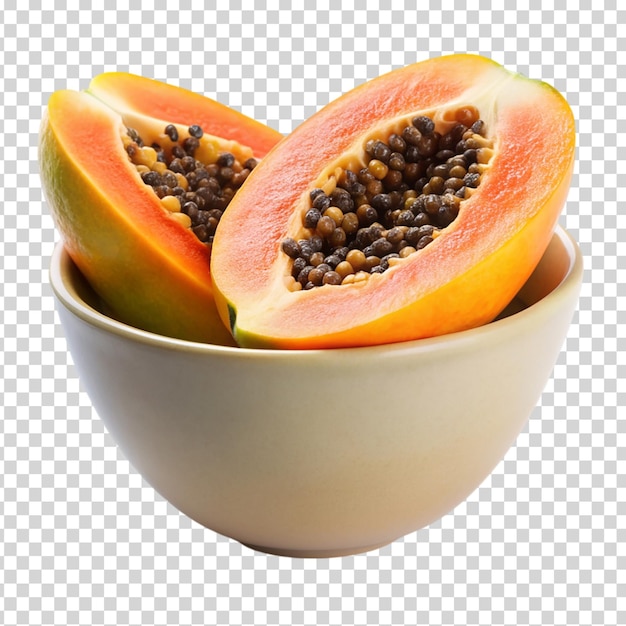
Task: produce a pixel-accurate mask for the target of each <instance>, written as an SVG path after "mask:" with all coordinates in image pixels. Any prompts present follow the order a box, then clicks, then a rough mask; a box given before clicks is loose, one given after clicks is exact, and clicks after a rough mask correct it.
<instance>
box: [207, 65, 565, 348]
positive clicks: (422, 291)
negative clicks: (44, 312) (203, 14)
mask: <svg viewBox="0 0 626 626" xmlns="http://www.w3.org/2000/svg"><path fill="white" fill-rule="evenodd" d="M466 118H467V121H468V124H470V125H471V128H472V129H474V130H477V129H478V128H479V127H480V133H474V132H473V130H470V129H468V128H467V127H465V131H467V132H468V133H469V134H463V138H464V139H463V141H464V142H465V143H464V144H463V143H458V144H457V146H455V148H456V149H460V150H466V149H467V147H468V146H472V147H473V148H475V150H474V152H473V157H472V158H470V157H469V156H468V157H467V159H466V161H464V162H463V161H461V163H464V164H465V165H466V166H467V164H468V163H469V162H471V161H472V159H473V162H474V163H475V164H474V166H473V168H474V171H475V172H477V174H476V177H475V178H474V179H470V178H464V179H459V180H463V181H465V182H463V185H466V186H465V187H463V188H459V184H458V183H455V184H454V185H453V186H452V187H451V188H448V187H446V188H445V189H443V192H442V190H441V189H439V190H438V192H439V195H438V196H437V193H434V194H433V193H432V192H433V190H435V187H441V185H442V184H443V185H446V184H448V183H449V181H447V180H446V181H443V179H441V180H438V181H435V179H436V178H437V177H436V176H434V174H433V173H437V172H438V170H435V169H433V168H436V167H437V165H438V164H439V165H443V166H444V168H445V167H449V168H451V167H452V161H450V160H448V161H445V162H444V158H447V159H454V158H456V159H457V161H456V162H455V163H459V161H458V159H459V158H460V156H463V158H465V156H467V155H468V153H467V152H463V155H458V154H457V155H456V156H455V154H456V153H454V150H452V151H451V152H450V151H448V152H446V153H445V154H444V152H445V151H444V150H439V152H437V154H436V155H434V154H432V153H429V152H428V149H426V150H425V151H424V154H426V156H422V157H421V158H422V161H421V164H418V165H416V166H413V167H414V168H418V169H420V168H421V171H426V172H427V174H426V175H425V176H422V178H421V179H420V180H419V181H418V182H415V183H413V181H412V179H411V180H409V179H407V178H406V176H405V179H404V182H401V183H400V186H396V187H394V186H393V185H397V183H398V180H396V179H397V178H398V177H397V176H396V179H394V180H395V182H394V183H393V184H391V183H389V184H388V185H387V186H386V187H385V189H384V192H383V193H382V195H387V196H389V198H391V199H390V200H388V202H391V204H390V205H389V206H390V209H389V210H388V211H385V210H384V209H385V207H386V206H387V205H385V203H384V202H382V201H381V198H375V197H373V196H372V195H371V194H369V192H368V193H365V192H364V189H367V188H368V185H369V184H370V183H368V182H367V181H368V180H370V179H371V174H372V173H374V174H376V172H377V171H378V170H377V169H376V168H378V169H380V165H379V164H378V163H376V164H375V165H376V168H373V167H372V163H373V162H374V161H379V160H380V159H379V158H378V157H379V156H380V157H381V158H382V159H383V165H384V166H385V167H386V168H387V170H390V169H392V162H391V161H390V159H389V152H387V153H386V154H384V150H383V151H382V152H380V154H379V153H377V152H376V149H375V148H372V146H375V145H380V143H381V142H382V143H384V144H385V145H386V146H400V147H398V148H397V149H398V150H401V149H402V148H401V142H399V141H398V139H397V137H398V136H405V135H404V132H405V130H404V129H406V128H407V127H410V126H413V127H414V128H413V129H412V133H413V134H414V135H415V134H417V135H418V136H419V137H422V140H423V141H426V140H425V139H423V138H424V137H426V139H428V138H429V137H437V138H438V139H437V141H439V138H441V141H444V139H443V137H445V136H447V135H450V134H454V133H455V132H456V128H457V126H459V124H460V122H461V121H466ZM475 120H476V122H475ZM478 122H479V123H478ZM475 123H476V124H477V125H476V127H475V126H474V124H475ZM429 124H430V125H431V126H432V128H430V129H429V128H428V126H429ZM416 125H417V127H421V131H420V130H416V128H415V126H416ZM461 126H463V124H461ZM433 129H434V130H433ZM465 131H464V132H465ZM429 133H430V135H429ZM409 135H410V133H409ZM409 135H406V137H407V142H405V143H407V145H408V141H409V140H411V139H410V137H409ZM467 137H470V140H471V141H470V142H469V143H468V141H466V138H467ZM471 142H473V143H471ZM426 143H428V141H426ZM441 145H443V144H441ZM459 146H460V148H459ZM392 149H393V148H392ZM435 149H438V148H433V150H435ZM388 150H389V148H388ZM409 152H410V151H409V149H408V148H407V149H406V150H405V152H404V153H402V152H401V154H400V156H403V157H407V158H406V159H405V160H406V161H407V162H408V160H409V159H408V155H409ZM449 153H452V154H453V156H452V157H449ZM574 155H575V123H574V118H573V115H572V112H571V109H570V107H569V106H568V104H567V102H566V101H565V99H564V98H563V97H562V96H561V94H559V93H558V92H557V91H556V90H555V89H554V88H553V87H551V86H549V85H547V84H545V83H543V82H540V81H536V80H531V79H528V78H526V77H523V76H521V75H519V74H515V73H512V72H510V71H508V70H506V69H505V68H503V67H502V66H500V65H499V64H497V63H495V62H494V61H492V60H490V59H487V58H484V57H481V56H476V55H465V54H460V55H450V56H443V57H437V58H432V59H429V60H427V61H424V62H421V63H416V64H413V65H410V66H407V67H404V68H401V69H398V70H395V71H392V72H390V73H388V74H386V75H383V76H381V77H379V78H377V79H374V80H371V81H369V82H367V83H365V84H363V85H361V86H359V87H357V88H355V89H353V90H352V91H350V92H348V93H346V94H344V95H343V96H341V97H340V98H338V99H337V100H335V101H333V102H331V103H330V104H328V105H326V106H325V107H324V108H322V109H321V110H319V111H318V112H317V113H316V114H315V115H313V116H312V117H311V118H309V119H308V120H307V121H305V122H304V123H303V124H302V125H301V126H299V127H298V128H297V129H295V130H294V131H293V132H292V134H291V135H289V136H288V137H287V138H285V139H284V140H283V142H281V144H280V145H279V146H277V147H276V148H275V149H274V150H273V151H272V153H271V154H270V155H269V156H268V158H266V159H264V160H263V162H262V163H260V164H259V166H258V167H257V168H256V169H255V170H254V171H253V172H252V173H251V175H250V177H249V178H248V180H247V182H246V185H245V187H244V188H243V189H242V190H241V191H240V192H239V193H238V194H237V196H236V197H235V199H234V200H233V202H232V203H231V205H230V207H229V210H228V212H227V214H226V215H225V216H224V218H223V219H222V220H221V222H220V224H219V226H218V228H217V232H216V235H215V241H214V247H213V254H214V258H213V268H212V275H213V279H214V285H215V288H216V301H217V304H218V309H219V313H220V315H221V316H222V319H223V320H224V322H225V323H226V324H228V325H229V326H230V328H231V332H232V333H233V336H234V338H235V340H236V341H237V343H238V345H240V346H245V347H266V348H286V349H309V348H336V347H350V346H362V345H375V344H383V343H391V342H400V341H407V340H413V339H420V338H425V337H432V336H438V335H442V334H446V333H451V332H456V331H461V330H465V329H469V328H473V327H476V326H479V325H482V324H485V323H488V322H490V321H492V320H493V319H494V318H496V317H497V315H498V314H499V313H500V312H501V311H502V310H503V309H504V308H505V307H506V305H507V304H508V303H509V302H510V301H511V300H512V299H513V298H514V296H515V294H516V293H517V292H518V290H519V289H520V288H521V286H522V285H523V284H524V282H525V281H526V280H527V278H528V277H529V275H530V274H531V272H532V270H533V269H534V268H535V266H536V265H537V263H538V261H539V259H540V258H541V256H542V254H543V253H544V251H545V249H546V247H547V245H548V243H549V241H550V238H551V236H552V233H553V230H554V227H555V225H556V222H557V220H558V217H559V214H560V212H561V210H562V207H563V205H564V202H565V200H566V197H567V193H568V189H569V184H570V180H571V174H572V170H573V164H574ZM395 158H399V157H395ZM385 159H386V163H385ZM468 167H469V169H468V173H469V172H470V171H472V169H471V168H472V166H468ZM364 169H365V170H369V174H368V171H366V172H365V174H367V175H368V176H370V178H369V179H368V178H367V176H365V174H363V170H364ZM387 170H385V169H384V168H383V169H382V173H381V174H380V175H379V176H380V177H381V178H382V177H383V176H384V178H382V183H385V181H386V180H387V178H388V174H387ZM405 171H406V169H405ZM448 171H449V170H448ZM348 173H351V174H350V176H351V177H352V179H354V180H356V181H357V183H359V182H360V183H364V184H362V185H361V187H359V185H358V184H357V183H355V184H354V185H353V186H352V188H351V189H352V191H354V190H355V189H357V191H356V192H354V193H352V191H351V193H352V196H351V199H350V200H348V201H347V202H348V206H347V207H346V206H343V205H342V204H341V203H337V202H335V204H339V205H340V207H341V210H340V211H339V214H337V207H336V206H330V207H328V203H326V204H324V203H321V205H320V206H319V207H317V208H319V209H320V211H319V212H318V214H317V216H315V218H314V219H313V222H311V223H310V219H311V217H310V216H311V214H312V213H315V209H316V206H317V204H316V199H315V198H316V197H317V194H318V193H319V192H320V190H322V191H324V192H325V193H326V195H330V196H332V195H333V193H334V192H333V191H332V190H336V189H337V187H343V188H342V189H340V192H341V193H339V192H337V194H336V195H338V196H340V195H342V194H343V196H345V190H346V189H350V185H348V184H346V182H345V181H346V180H348ZM362 174H363V176H365V177H364V178H360V177H361V175H362ZM355 176H356V178H355ZM375 177H376V176H374V178H375ZM407 180H409V183H408V184H407ZM470 180H471V182H470ZM425 181H426V184H425ZM365 183H367V184H365ZM351 184H352V183H351ZM377 184H378V183H374V187H373V188H374V190H375V191H378V192H379V193H380V191H381V190H380V185H378V188H377V187H376V185H377ZM390 185H391V186H390ZM429 185H430V187H431V189H430V188H429V187H428V186H429ZM390 189H396V190H399V191H398V192H397V193H395V195H394V193H392V192H391V191H390ZM422 190H426V191H427V192H428V193H427V194H426V195H425V194H424V193H422ZM420 194H421V200H420V198H419V196H420ZM435 196H436V197H435ZM433 197H435V200H437V198H439V199H438V200H437V203H438V204H437V203H435V204H436V206H437V207H439V210H440V211H444V212H445V211H448V212H452V215H449V216H448V218H447V219H445V220H444V221H443V222H441V220H440V221H438V222H437V221H436V220H435V221H433V219H434V218H433V219H431V222H430V223H431V224H434V227H433V226H431V227H430V228H431V231H429V233H430V236H429V237H427V239H426V240H425V242H426V243H427V244H428V245H425V246H422V247H421V249H420V246H421V244H416V245H415V246H413V247H414V249H411V250H410V252H411V253H410V254H406V255H405V256H404V258H402V257H403V254H404V253H402V251H401V250H400V249H399V248H398V249H397V250H396V253H394V254H392V255H391V256H390V257H389V258H388V259H387V261H386V266H385V267H384V268H383V267H382V265H383V263H382V262H381V266H380V267H377V268H376V270H372V269H371V268H370V271H369V273H368V272H367V271H363V269H361V270H360V271H357V269H358V268H356V267H355V268H354V271H353V272H352V274H351V275H350V276H348V278H346V277H345V276H341V275H340V276H339V277H337V276H334V275H333V273H334V274H337V273H338V271H339V269H340V267H343V266H340V265H336V267H335V269H334V270H333V266H334V263H336V262H337V256H339V259H340V260H341V259H342V258H343V259H344V260H345V259H346V258H347V257H346V255H350V254H351V253H350V251H351V250H352V248H353V247H355V246H356V243H355V241H356V240H357V239H358V237H359V235H358V232H359V231H360V230H364V229H366V226H367V221H366V223H365V224H364V223H363V221H362V220H361V219H360V218H359V219H358V220H355V218H354V217H352V216H351V220H352V221H351V222H350V224H349V225H348V227H345V226H344V223H345V222H346V220H347V219H348V213H352V215H355V214H356V215H357V217H358V215H359V209H362V207H361V205H368V204H376V203H377V202H378V203H379V204H380V206H381V207H382V209H381V208H379V210H378V213H377V218H375V219H376V220H377V222H376V227H377V228H378V229H379V230H378V231H377V235H376V236H379V237H382V238H385V237H387V238H388V240H391V236H390V235H389V233H390V232H391V230H392V229H393V228H396V229H397V230H399V231H402V233H404V235H402V236H404V237H405V241H404V242H403V243H401V244H400V245H404V246H405V247H407V246H408V242H407V241H406V239H409V237H408V235H407V233H408V230H409V229H410V228H411V225H410V222H406V223H403V222H402V219H404V218H401V219H400V221H396V222H393V223H382V222H383V221H384V220H385V219H387V218H388V217H389V216H393V215H394V209H395V211H396V214H395V215H396V217H397V216H398V215H399V213H401V212H402V211H403V210H405V209H406V207H411V206H413V207H414V206H416V204H415V201H416V200H418V201H419V202H417V204H419V203H420V202H421V203H422V205H424V203H426V204H428V202H430V200H432V199H433ZM383 199H384V198H383ZM350 203H352V204H350ZM442 206H443V209H442V208H441V207H442ZM366 208H367V206H366ZM322 211H323V213H322ZM342 212H343V213H344V215H343V217H342V216H341V213H342ZM320 215H322V216H323V217H327V216H330V217H332V218H333V219H334V220H335V225H334V226H335V230H334V231H333V230H332V224H331V227H330V228H329V230H328V232H329V233H330V234H329V235H328V236H327V237H326V239H324V234H325V233H322V231H321V229H320V224H321V223H322V220H321V219H320V217H319V216H320ZM421 215H422V214H418V215H415V217H414V219H415V220H418V219H421V217H420V216H421ZM411 217H412V216H411V215H409V218H411ZM427 217H428V216H427ZM430 218H432V216H430ZM430 218H429V219H430ZM394 219H395V218H394ZM437 219H439V218H437ZM318 220H319V221H318ZM327 223H328V220H326V221H325V222H324V227H326V225H327ZM315 224H317V225H315ZM396 224H403V226H402V227H400V226H395V225H396ZM413 225H414V226H415V224H414V223H413ZM368 228H369V227H368ZM338 230H342V231H343V233H341V232H337V231H338ZM370 230H371V229H370ZM355 231H356V234H353V233H354V232H355ZM411 232H413V231H411ZM395 234H396V233H395V231H394V236H395ZM320 241H322V242H323V248H322V249H321V257H325V258H324V262H323V263H322V264H321V265H320V266H317V265H316V263H319V262H320V261H321V257H320V255H318V257H320V258H319V259H318V260H317V261H316V262H313V261H312V259H313V256H311V252H312V251H319V249H320V247H321V246H322V244H321V243H320ZM312 242H315V243H314V244H313V243H312ZM333 243H337V244H338V245H337V246H336V247H334V248H333ZM366 243H367V242H366ZM385 246H387V247H386V248H385ZM357 247H358V246H357ZM305 248H307V252H306V254H305V253H304V252H303V250H304V249H305ZM382 248H383V249H384V250H383V251H386V250H388V249H389V245H388V243H386V244H385V245H384V246H382ZM366 252H367V253H368V254H370V253H371V250H369V251H368V250H367V249H363V253H364V254H365V253H366ZM406 252H407V251H406V250H405V253H406ZM342 255H343V256H342ZM352 255H353V257H354V256H355V255H356V256H359V255H358V253H354V252H352ZM298 256H302V257H303V258H304V260H305V261H300V260H299V259H298ZM372 256H374V257H375V256H376V255H375V254H372ZM378 256H379V257H380V256H382V255H381V254H379V255H378ZM333 257H335V259H334V263H333V262H331V259H332V258H333ZM361 260H362V257H361ZM297 262H301V263H304V262H308V263H309V265H308V266H307V267H306V268H305V269H304V270H303V272H304V274H305V279H304V280H300V277H299V275H298V272H297V269H299V268H296V271H295V270H294V265H295V264H296V263H297ZM324 265H325V266H326V267H325V269H324V270H323V272H326V273H327V274H328V275H329V276H331V278H332V280H329V284H325V282H324V281H325V280H326V279H324V280H322V279H321V278H320V274H319V271H318V269H317V268H318V267H322V266H324ZM329 268H330V269H331V270H333V271H332V272H327V269H329ZM312 269H315V272H313V273H311V271H310V270H312ZM366 269H367V268H366ZM378 270H380V273H377V271H378ZM307 272H309V273H308V274H307ZM316 272H317V274H316ZM307 276H308V278H307ZM320 281H321V283H320ZM337 283H338V284H337Z"/></svg>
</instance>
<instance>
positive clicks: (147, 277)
mask: <svg viewBox="0 0 626 626" xmlns="http://www.w3.org/2000/svg"><path fill="white" fill-rule="evenodd" d="M174 89H175V88H174ZM187 93H188V92H182V90H181V92H178V91H177V90H176V89H175V91H174V92H169V96H168V97H169V98H170V99H171V100H174V101H176V103H177V106H178V107H179V108H181V109H184V106H185V99H186V98H187V97H188V96H187ZM198 98H201V100H204V99H203V98H202V96H198ZM196 100H197V99H195V98H194V104H193V107H196V108H194V109H193V110H194V111H195V110H198V108H200V109H201V106H202V105H201V103H198V102H196ZM207 102H208V103H209V104H208V109H209V112H211V111H214V103H212V101H209V100H208V99H207ZM207 115H208V114H207ZM241 117H242V118H243V116H241ZM142 123H143V124H144V126H145V127H146V128H154V133H158V132H162V130H163V123H162V121H160V120H154V119H151V118H149V117H145V116H144V117H143V120H142ZM257 126H259V127H261V126H262V125H261V124H259V123H258V122H253V123H252V127H257ZM124 132H125V121H124V120H123V119H122V116H121V115H120V114H119V113H117V112H115V111H114V110H113V109H112V108H110V107H109V106H107V105H105V104H104V103H103V102H101V101H100V100H99V99H97V98H95V97H94V96H93V95H91V94H90V93H86V92H73V91H57V92H55V93H53V94H52V96H51V97H50V100H49V102H48V108H47V112H46V114H45V115H44V118H43V120H42V123H41V130H40V144H39V161H40V174H41V180H42V184H43V189H44V192H45V195H46V199H47V202H48V205H49V207H50V209H51V212H52V215H53V218H54V221H55V225H56V226H57V229H58V231H59V232H60V234H61V236H62V239H63V242H64V245H65V247H66V249H67V251H68V253H69V254H70V256H71V257H72V260H73V261H74V262H75V263H76V265H77V266H78V268H79V269H80V271H81V272H82V273H83V274H84V276H85V278H86V279H87V281H88V282H89V283H90V285H91V286H92V288H93V289H94V290H95V291H96V293H97V294H98V295H99V297H100V299H101V300H102V302H103V308H104V309H105V310H106V311H107V313H109V314H110V315H111V316H112V317H114V318H116V319H118V320H119V321H122V322H124V323H126V324H129V325H131V326H135V327H137V328H140V329H143V330H147V331H150V332H154V333H158V334H161V335H165V336H170V337H174V338H178V339H185V340H189V341H197V342H205V343H214V344H221V345H228V346H233V345H235V343H234V341H233V338H232V336H231V335H230V333H229V332H228V331H227V329H226V328H225V326H224V325H223V324H222V322H221V320H220V318H219V315H218V312H217V309H216V306H215V301H214V291H213V285H212V279H211V272H210V256H211V249H210V247H207V246H206V245H204V244H202V243H201V242H200V241H198V239H197V238H196V237H195V235H194V234H193V233H192V231H191V230H190V229H186V228H184V227H183V226H181V225H180V224H179V223H177V222H176V221H175V220H173V219H171V218H170V217H169V216H168V215H167V212H166V211H164V210H163V208H162V205H161V203H160V201H159V199H158V198H157V196H156V194H154V192H153V191H152V190H151V189H150V188H149V187H148V186H147V185H145V184H144V183H143V181H142V180H141V177H140V175H139V173H138V172H137V170H136V168H135V166H134V165H133V164H131V163H130V161H129V159H128V155H127V154H126V152H125V149H124V146H123V143H122V134H123V133H124ZM272 132H273V131H272ZM280 137H281V135H279V134H278V133H273V142H274V143H275V142H276V141H277V140H278V139H279V138H280ZM270 143H271V142H270Z"/></svg>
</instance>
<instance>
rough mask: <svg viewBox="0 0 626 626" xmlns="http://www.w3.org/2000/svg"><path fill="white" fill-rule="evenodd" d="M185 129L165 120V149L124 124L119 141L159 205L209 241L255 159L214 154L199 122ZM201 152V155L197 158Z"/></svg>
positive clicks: (162, 136) (203, 240)
mask: <svg viewBox="0 0 626 626" xmlns="http://www.w3.org/2000/svg"><path fill="white" fill-rule="evenodd" d="M187 132H188V133H189V136H188V137H185V138H181V136H180V133H179V131H178V128H177V127H176V126H175V125H174V124H167V126H165V128H164V130H163V133H164V134H163V135H161V136H160V137H161V139H164V138H166V137H167V139H168V140H169V141H170V142H171V143H172V144H173V145H172V146H171V147H168V148H167V150H166V149H164V148H163V147H162V146H161V145H159V144H158V143H153V144H152V145H151V146H146V145H144V143H145V142H144V140H143V139H142V138H141V137H140V136H139V133H138V132H137V131H136V130H135V129H132V128H127V129H126V134H125V135H124V136H122V143H123V145H124V148H125V150H126V154H127V155H128V158H129V160H130V162H131V163H133V165H134V166H135V168H136V169H137V172H138V173H139V174H140V176H141V178H142V180H143V182H144V183H145V184H146V185H148V186H150V187H151V188H152V190H153V191H154V193H155V194H156V196H157V197H158V198H159V199H160V200H161V205H162V206H163V208H164V209H165V210H166V211H167V212H168V213H169V214H170V215H171V216H172V217H174V215H175V214H176V215H177V216H176V217H174V219H175V221H176V222H177V223H179V224H180V225H181V226H183V227H184V228H188V229H190V230H191V231H192V232H193V233H194V235H195V236H196V237H197V238H198V239H199V240H200V241H201V242H203V243H205V244H207V245H209V244H211V243H212V241H213V236H214V234H215V230H216V228H217V224H218V223H219V220H220V218H221V215H222V212H223V210H224V209H226V207H227V206H228V203H229V202H230V200H232V198H233V196H234V195H235V192H236V191H237V189H239V187H241V185H243V183H244V182H245V180H246V178H247V176H248V174H249V173H250V172H251V170H253V169H254V168H255V167H256V165H257V160H256V159H254V158H248V159H246V160H245V161H244V162H243V163H241V162H240V161H239V160H238V159H237V158H236V157H235V155H234V154H232V153H230V152H222V153H218V151H217V150H216V149H215V145H214V144H213V143H212V142H211V140H209V139H208V138H207V137H205V136H204V131H203V129H202V128H201V127H200V126H199V125H197V124H192V125H191V126H189V127H188V129H187ZM200 156H202V157H203V158H204V160H201V159H199V158H196V157H200ZM329 206H330V203H329ZM283 250H284V247H283Z"/></svg>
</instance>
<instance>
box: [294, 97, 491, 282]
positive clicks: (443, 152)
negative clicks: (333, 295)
mask: <svg viewBox="0 0 626 626" xmlns="http://www.w3.org/2000/svg"><path fill="white" fill-rule="evenodd" d="M441 120H442V124H443V126H442V127H441V130H437V124H436V123H435V121H434V119H433V118H432V117H430V116H427V115H417V116H415V117H413V118H412V119H411V120H410V122H409V123H406V124H404V125H401V126H397V125H396V127H395V128H393V129H392V131H391V132H389V131H388V132H387V133H386V134H384V135H381V136H379V137H374V138H369V139H367V141H366V142H365V145H364V146H363V152H364V156H365V158H364V162H363V163H361V164H360V165H359V166H356V167H355V166H354V165H353V164H352V163H350V164H348V165H347V166H346V167H335V168H334V170H333V173H332V174H330V175H329V176H328V179H327V181H325V182H323V183H322V184H320V185H319V186H316V187H314V188H313V189H311V191H310V193H309V203H308V205H307V206H306V208H305V209H304V211H303V218H302V226H303V230H302V232H301V233H300V234H299V236H296V237H287V238H285V239H284V240H283V242H282V251H283V253H284V254H286V255H287V256H288V257H289V258H290V259H291V264H290V265H291V277H292V279H293V280H292V283H291V288H292V290H294V291H298V290H301V289H312V288H314V287H320V286H323V285H345V284H351V283H355V282H360V281H362V280H368V279H369V277H370V276H371V275H372V274H381V273H383V272H385V271H387V270H388V269H389V268H390V267H392V266H393V265H394V264H396V263H399V262H402V259H405V258H407V257H408V256H410V255H411V254H414V253H416V252H418V251H419V250H421V249H422V248H424V247H426V246H427V245H429V244H430V243H432V242H433V241H434V240H435V239H436V238H437V237H439V236H440V235H441V234H442V233H443V231H444V230H445V229H446V228H447V227H448V226H449V225H450V224H452V222H454V220H455V219H456V218H457V216H458V214H459V210H460V209H461V206H462V203H463V200H465V199H466V198H469V197H470V195H471V193H472V191H473V190H475V189H476V188H477V187H478V185H479V184H480V180H481V175H482V173H483V171H484V170H485V168H486V167H487V165H488V163H489V160H490V159H491V157H492V155H493V142H492V141H491V140H490V139H489V138H488V137H487V133H486V131H487V129H486V126H485V123H484V122H483V121H482V120H481V119H480V114H479V111H478V110H477V108H476V107H474V106H473V105H464V106H461V107H457V108H455V109H451V110H448V111H445V112H444V114H443V115H442V116H441Z"/></svg>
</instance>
